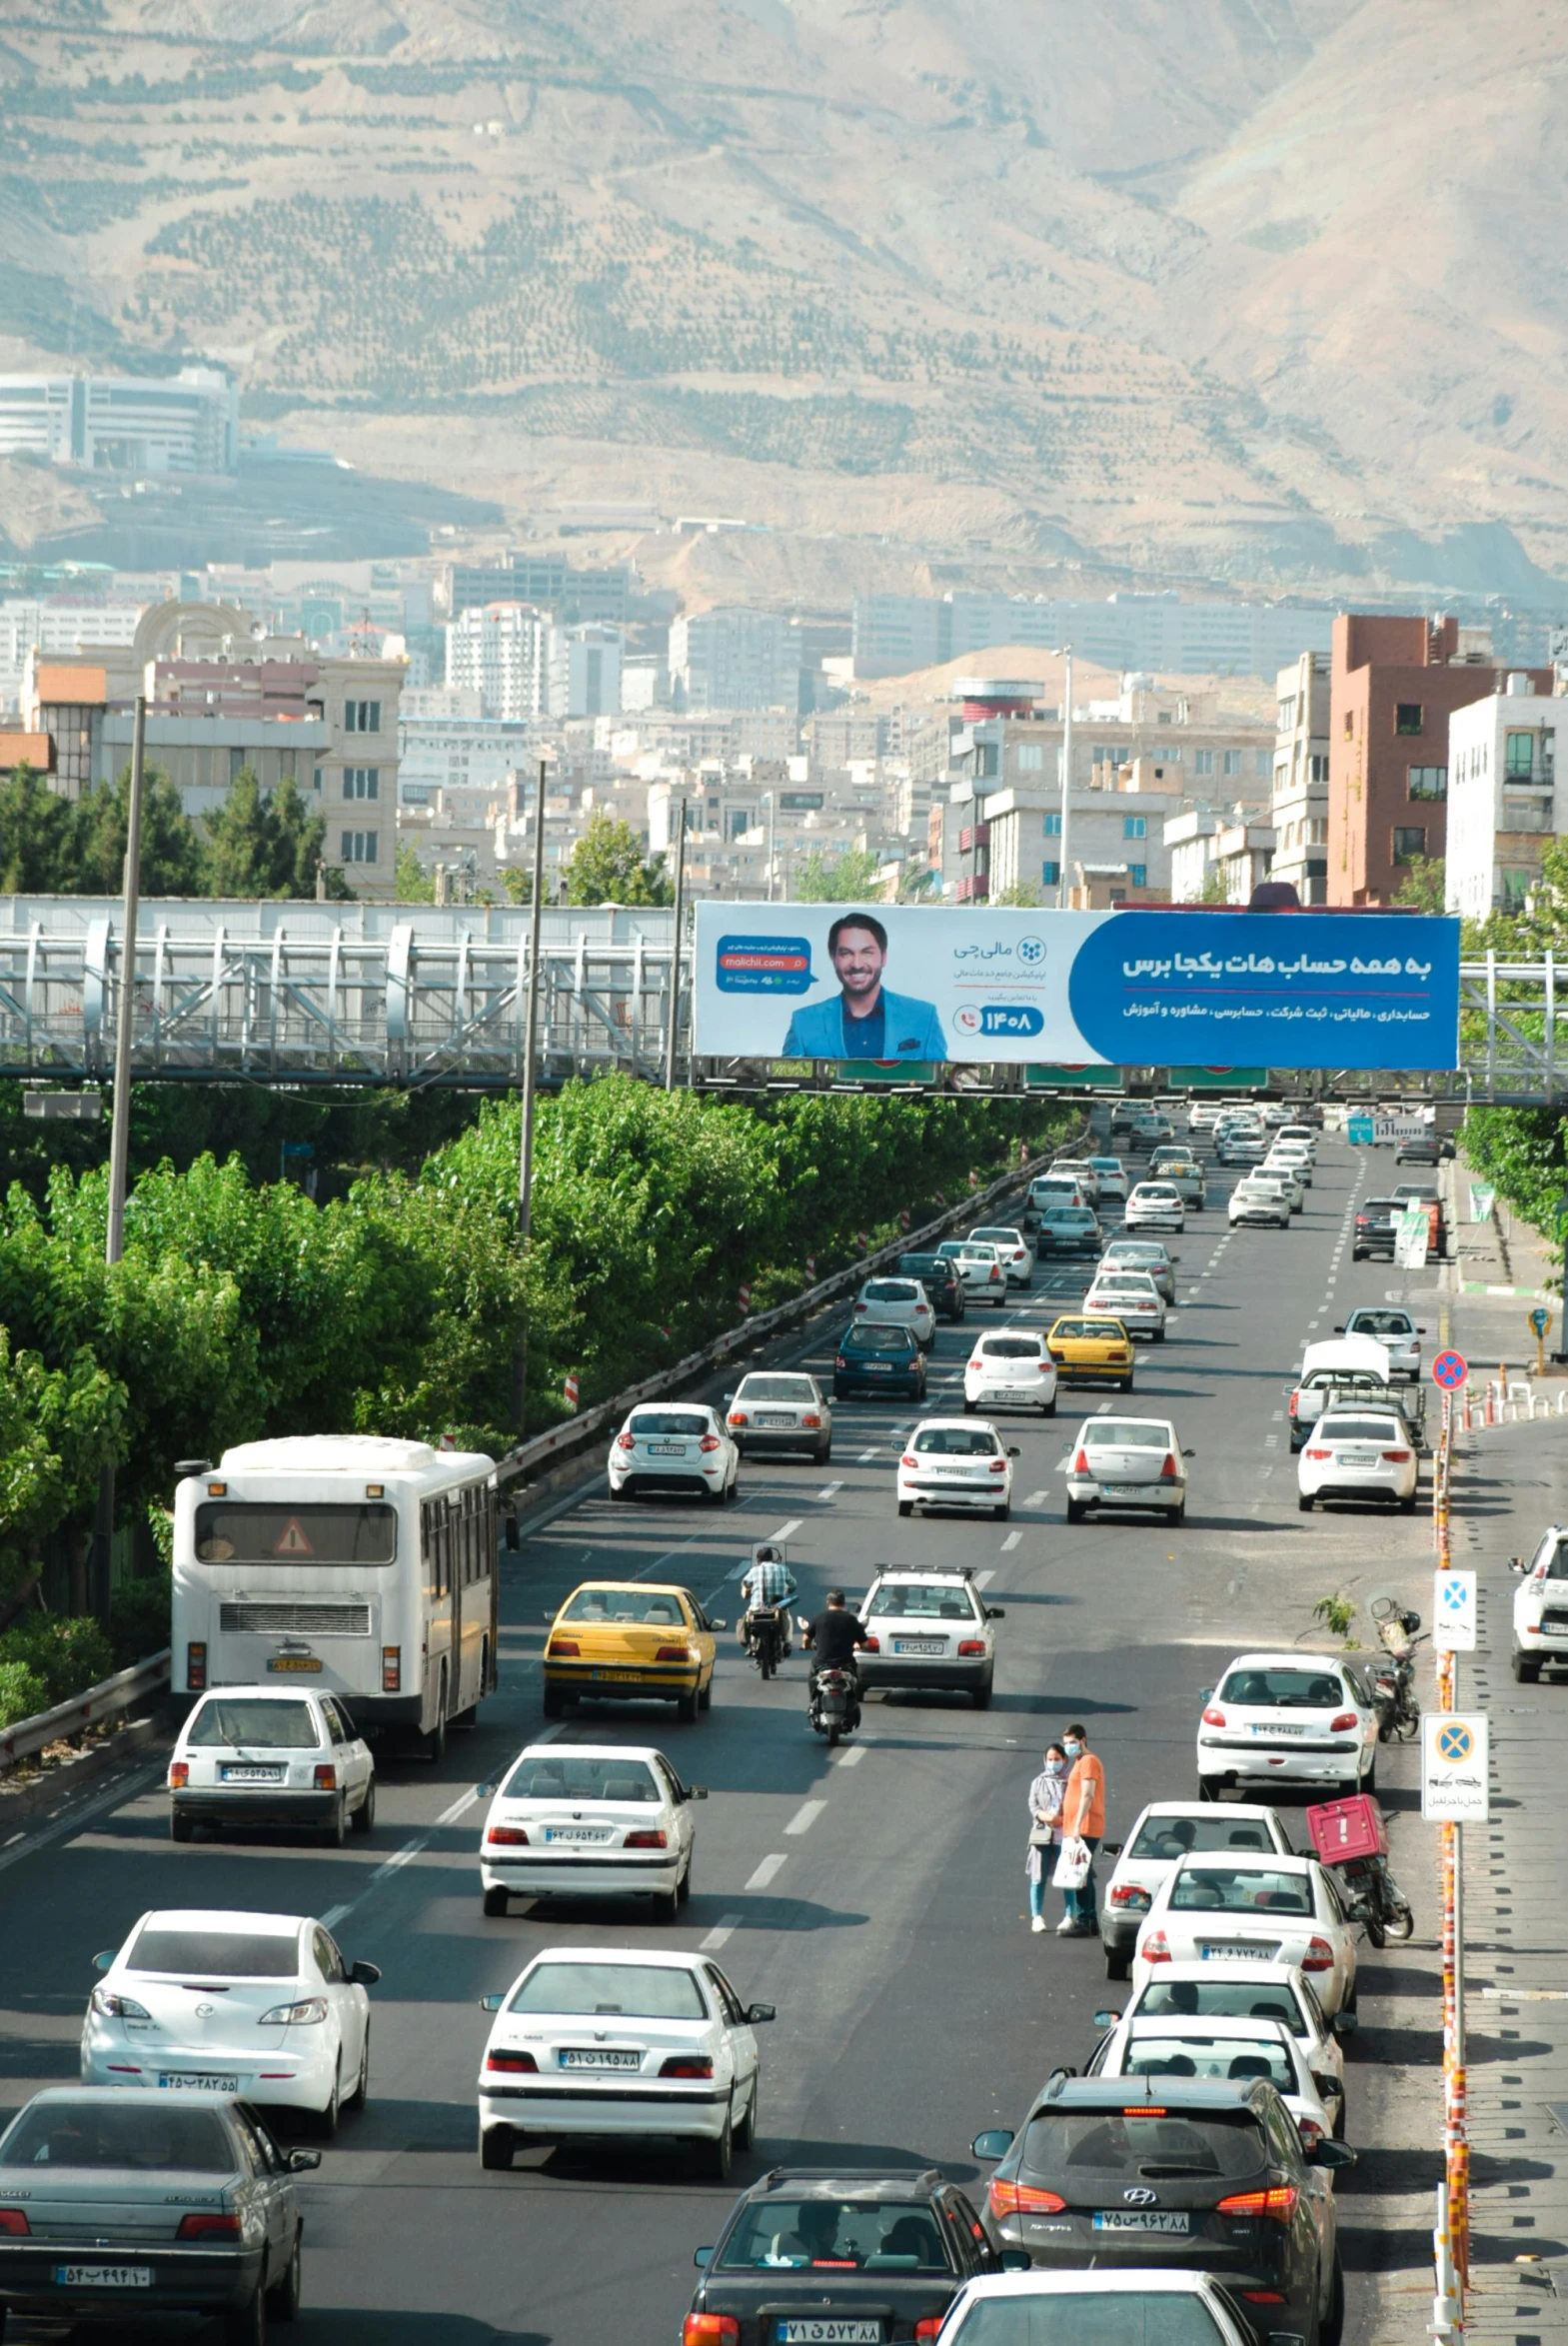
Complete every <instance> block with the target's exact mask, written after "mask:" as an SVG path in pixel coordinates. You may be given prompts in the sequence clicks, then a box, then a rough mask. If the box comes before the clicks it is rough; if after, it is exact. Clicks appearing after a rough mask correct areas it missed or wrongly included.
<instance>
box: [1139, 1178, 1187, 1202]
mask: <svg viewBox="0 0 1568 2346" xmlns="http://www.w3.org/2000/svg"><path fill="white" fill-rule="evenodd" d="M1175 1194H1176V1192H1175V1190H1174V1189H1173V1188H1172V1186H1171V1184H1170V1183H1169V1181H1142V1182H1140V1183H1139V1185H1138V1187H1137V1188H1136V1189H1134V1191H1133V1195H1134V1196H1135V1197H1141V1198H1142V1199H1143V1200H1144V1202H1145V1203H1150V1202H1152V1203H1156V1204H1157V1203H1158V1202H1159V1201H1160V1199H1162V1198H1165V1197H1174V1195H1175Z"/></svg>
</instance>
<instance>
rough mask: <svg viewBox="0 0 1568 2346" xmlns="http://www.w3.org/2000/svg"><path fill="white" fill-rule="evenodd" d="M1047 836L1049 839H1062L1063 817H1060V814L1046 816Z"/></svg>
mask: <svg viewBox="0 0 1568 2346" xmlns="http://www.w3.org/2000/svg"><path fill="white" fill-rule="evenodd" d="M1045 837H1046V838H1047V839H1060V837H1061V817H1060V816H1059V815H1047V816H1046V818H1045Z"/></svg>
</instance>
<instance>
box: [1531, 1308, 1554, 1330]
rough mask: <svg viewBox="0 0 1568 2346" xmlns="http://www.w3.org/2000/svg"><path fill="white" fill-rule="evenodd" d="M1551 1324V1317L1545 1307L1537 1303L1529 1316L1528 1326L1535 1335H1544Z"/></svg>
mask: <svg viewBox="0 0 1568 2346" xmlns="http://www.w3.org/2000/svg"><path fill="white" fill-rule="evenodd" d="M1551 1324H1552V1315H1551V1313H1550V1312H1549V1311H1548V1310H1547V1308H1546V1305H1545V1304H1544V1303H1537V1304H1536V1306H1535V1309H1534V1310H1533V1311H1532V1312H1531V1314H1530V1325H1531V1326H1532V1327H1533V1328H1534V1330H1535V1332H1536V1334H1537V1335H1545V1333H1546V1331H1547V1329H1548V1328H1549V1327H1550V1326H1551Z"/></svg>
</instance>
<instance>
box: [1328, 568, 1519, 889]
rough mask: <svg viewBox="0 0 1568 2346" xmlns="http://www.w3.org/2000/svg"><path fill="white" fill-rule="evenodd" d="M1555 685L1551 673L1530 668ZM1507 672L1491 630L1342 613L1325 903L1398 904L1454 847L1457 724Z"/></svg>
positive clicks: (1336, 649)
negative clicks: (1451, 759)
mask: <svg viewBox="0 0 1568 2346" xmlns="http://www.w3.org/2000/svg"><path fill="white" fill-rule="evenodd" d="M1523 673H1525V674H1527V675H1528V677H1529V679H1530V682H1531V684H1532V686H1533V687H1534V689H1535V691H1536V692H1538V693H1541V694H1543V695H1544V694H1549V693H1550V691H1551V689H1552V672H1551V670H1550V669H1549V668H1548V669H1530V670H1528V671H1525V672H1523ZM1501 674H1502V671H1501V670H1500V668H1499V666H1498V664H1497V662H1496V660H1495V659H1494V658H1493V654H1492V640H1491V636H1490V633H1489V631H1488V630H1486V629H1485V628H1462V627H1460V625H1459V624H1458V622H1457V621H1456V620H1453V619H1445V618H1438V619H1434V620H1430V621H1429V620H1425V619H1400V618H1392V619H1385V618H1381V617H1374V616H1369V615H1367V614H1366V613H1362V612H1348V613H1341V615H1340V616H1339V618H1338V619H1336V620H1335V622H1334V642H1333V652H1332V661H1331V667H1330V672H1329V750H1328V872H1327V875H1326V882H1327V892H1328V901H1329V903H1331V904H1338V905H1383V904H1390V903H1392V902H1393V900H1394V898H1395V896H1396V895H1397V894H1398V891H1399V888H1400V886H1401V885H1402V883H1403V882H1404V881H1405V880H1407V879H1408V878H1409V876H1410V872H1411V870H1412V867H1413V866H1414V865H1416V864H1417V863H1419V862H1421V861H1422V860H1424V859H1425V860H1433V861H1435V860H1437V859H1439V858H1441V857H1443V856H1444V855H1445V854H1446V852H1447V842H1448V829H1447V805H1448V727H1449V721H1450V719H1451V718H1452V716H1453V714H1454V712H1455V711H1456V710H1458V709H1464V708H1468V707H1469V705H1470V704H1471V703H1472V702H1474V701H1485V700H1491V699H1492V698H1493V697H1494V696H1495V695H1496V693H1497V690H1498V683H1499V678H1500V676H1501Z"/></svg>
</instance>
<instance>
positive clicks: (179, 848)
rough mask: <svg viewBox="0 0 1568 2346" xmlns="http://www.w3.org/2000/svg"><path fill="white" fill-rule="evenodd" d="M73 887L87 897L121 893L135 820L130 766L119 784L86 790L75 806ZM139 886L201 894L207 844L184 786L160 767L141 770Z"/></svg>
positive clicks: (154, 892)
mask: <svg viewBox="0 0 1568 2346" xmlns="http://www.w3.org/2000/svg"><path fill="white" fill-rule="evenodd" d="M71 817H72V826H71V828H72V860H73V864H74V867H75V876H74V878H73V879H72V880H71V881H70V883H69V885H70V887H71V888H72V889H73V890H75V891H79V892H80V893H81V894H82V895H84V896H118V895H119V894H120V891H121V889H122V888H123V887H124V886H125V841H126V835H127V833H128V831H129V830H130V824H131V769H130V766H129V764H127V765H125V766H123V767H122V768H121V770H120V777H119V780H118V781H117V782H114V783H99V784H97V785H96V786H95V787H94V788H93V789H91V790H88V791H84V792H83V793H82V796H81V797H80V798H79V799H78V800H77V802H76V804H75V806H74V807H73V808H72V809H71ZM140 887H141V892H142V894H143V896H200V895H202V894H203V888H202V843H201V840H200V838H199V837H198V835H197V830H196V826H195V824H194V823H192V821H191V819H190V817H189V816H188V815H187V814H186V812H185V803H184V801H183V800H182V798H181V797H180V793H179V791H178V790H177V789H176V787H175V785H174V784H173V783H172V782H171V781H170V780H169V778H168V776H167V775H166V774H162V773H160V772H159V770H158V768H157V767H156V766H148V767H146V768H144V770H143V774H142V834H141V875H140Z"/></svg>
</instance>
